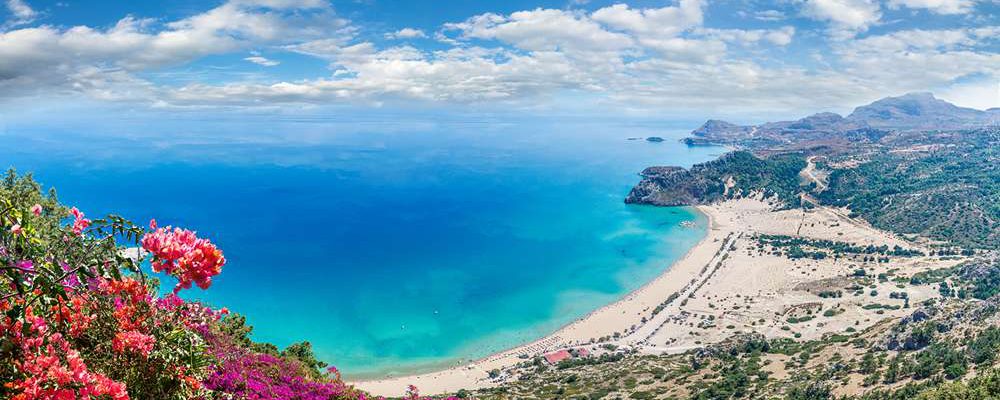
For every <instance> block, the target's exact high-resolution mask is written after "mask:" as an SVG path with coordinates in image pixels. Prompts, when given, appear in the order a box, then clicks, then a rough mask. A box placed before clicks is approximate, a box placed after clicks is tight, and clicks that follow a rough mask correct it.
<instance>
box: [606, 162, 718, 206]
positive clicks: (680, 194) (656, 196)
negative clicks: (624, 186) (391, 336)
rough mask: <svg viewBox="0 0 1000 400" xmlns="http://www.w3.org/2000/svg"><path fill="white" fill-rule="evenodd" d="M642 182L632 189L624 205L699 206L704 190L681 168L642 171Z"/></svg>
mask: <svg viewBox="0 0 1000 400" xmlns="http://www.w3.org/2000/svg"><path fill="white" fill-rule="evenodd" d="M641 175H642V180H641V181H639V184H637V185H635V187H633V188H632V191H630V192H629V194H628V197H626V198H625V202H626V203H630V204H632V203H636V204H652V205H657V206H689V205H695V204H700V203H701V201H702V199H703V198H704V196H705V193H704V188H703V187H701V185H700V183H699V182H697V180H696V179H695V178H694V176H693V175H691V172H690V171H688V170H686V169H684V168H681V167H649V168H646V169H645V170H643V171H642V174H641Z"/></svg>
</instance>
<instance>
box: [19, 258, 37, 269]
mask: <svg viewBox="0 0 1000 400" xmlns="http://www.w3.org/2000/svg"><path fill="white" fill-rule="evenodd" d="M17 269H20V270H21V271H24V272H34V271H35V263H33V262H31V260H21V261H18V262H17Z"/></svg>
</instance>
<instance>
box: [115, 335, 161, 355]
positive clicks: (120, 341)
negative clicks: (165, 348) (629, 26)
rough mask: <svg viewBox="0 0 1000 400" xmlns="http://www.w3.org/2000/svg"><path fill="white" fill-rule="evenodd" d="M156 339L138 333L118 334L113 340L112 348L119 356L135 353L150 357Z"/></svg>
mask: <svg viewBox="0 0 1000 400" xmlns="http://www.w3.org/2000/svg"><path fill="white" fill-rule="evenodd" d="M155 344H156V338H154V337H152V336H150V335H147V334H144V333H142V332H138V331H126V332H118V333H117V334H116V335H115V338H114V339H112V340H111V348H112V349H114V350H115V352H116V353H118V354H125V352H127V351H128V352H133V353H136V354H139V355H141V356H143V357H149V353H151V352H152V351H153V345H155Z"/></svg>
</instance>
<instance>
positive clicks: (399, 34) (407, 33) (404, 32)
mask: <svg viewBox="0 0 1000 400" xmlns="http://www.w3.org/2000/svg"><path fill="white" fill-rule="evenodd" d="M426 37H427V34H426V33H424V31H422V30H420V29H413V28H403V29H400V30H398V31H395V32H389V33H386V34H385V38H386V39H420V38H426Z"/></svg>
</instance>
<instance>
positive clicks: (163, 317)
mask: <svg viewBox="0 0 1000 400" xmlns="http://www.w3.org/2000/svg"><path fill="white" fill-rule="evenodd" d="M120 242H124V243H128V244H129V246H132V247H141V248H142V249H143V250H144V253H148V254H149V257H150V260H149V261H150V265H151V267H152V269H153V270H154V271H156V272H164V273H166V274H169V275H171V276H173V277H174V278H176V280H177V282H178V283H177V285H176V286H175V287H174V290H173V293H172V294H170V295H167V296H159V295H158V290H157V286H158V283H157V280H156V279H154V278H151V277H150V276H148V275H147V274H146V273H145V272H144V271H143V270H142V266H143V265H144V262H145V261H146V260H145V256H144V255H143V254H131V255H127V254H126V253H127V252H126V251H125V248H124V247H123V246H122V244H121V243H120ZM225 264H226V259H225V257H224V256H223V254H222V251H220V250H219V249H218V248H216V246H215V245H214V244H212V242H211V241H209V240H207V239H204V238H201V237H198V236H197V235H196V234H195V233H194V232H192V231H189V230H185V229H180V228H172V227H157V226H156V223H155V221H153V222H151V223H150V227H149V229H146V228H142V227H139V226H136V225H134V224H132V223H130V222H129V221H126V220H124V219H122V218H120V217H116V216H109V217H107V218H103V219H93V220H92V219H88V218H87V217H86V215H84V213H83V212H81V211H79V210H77V209H76V208H68V207H65V206H63V205H61V204H59V202H58V201H57V199H56V195H55V193H54V192H50V193H49V194H48V195H43V194H42V193H41V191H40V186H39V185H38V184H37V183H36V182H34V181H33V180H32V179H31V177H30V176H25V177H18V176H17V175H16V174H15V173H14V172H13V171H11V172H9V173H8V174H7V175H6V177H5V178H4V179H3V181H2V182H0V313H2V315H0V383H2V385H0V398H4V399H13V400H29V399H58V400H64V399H113V400H126V399H303V400H305V399H309V400H318V399H325V400H363V399H367V398H369V396H368V395H367V394H366V393H363V392H361V391H359V390H356V389H354V388H352V387H351V386H349V385H347V384H346V383H344V381H343V380H342V379H341V377H340V375H339V373H338V372H337V370H336V369H335V368H333V367H329V368H326V364H324V363H323V362H320V361H318V360H317V359H316V358H315V357H314V356H313V353H312V349H311V347H310V345H309V343H308V342H303V343H298V344H293V345H291V346H288V347H287V348H286V349H284V350H279V349H278V348H277V347H275V346H273V345H269V344H265V343H255V342H253V341H252V340H251V339H250V332H251V327H249V326H247V325H246V321H245V319H244V318H243V317H241V316H238V315H236V314H232V313H230V312H229V311H228V310H227V309H225V308H221V309H214V308H211V307H209V306H207V305H205V304H200V303H197V302H189V301H185V300H183V299H181V298H180V297H178V296H177V293H178V292H180V291H183V290H186V289H189V288H191V287H192V285H197V286H199V287H201V288H202V289H207V288H209V287H210V286H211V284H212V277H214V276H216V275H218V274H219V273H220V272H221V271H222V268H223V266H224V265H225ZM407 398H408V399H427V398H426V397H421V396H420V395H419V394H418V393H417V390H416V388H412V387H411V388H410V391H409V395H408V396H407Z"/></svg>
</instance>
